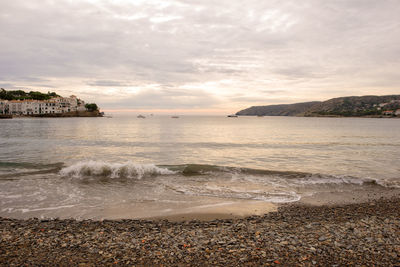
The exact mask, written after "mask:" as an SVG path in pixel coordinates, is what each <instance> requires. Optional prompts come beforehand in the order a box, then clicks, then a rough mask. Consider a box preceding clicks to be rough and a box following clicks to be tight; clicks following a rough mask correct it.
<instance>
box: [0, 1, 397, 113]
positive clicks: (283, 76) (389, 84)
mask: <svg viewBox="0 0 400 267" xmlns="http://www.w3.org/2000/svg"><path fill="white" fill-rule="evenodd" d="M0 10H1V11H0V28H1V29H2V34H1V35H0V43H1V44H2V49H1V50H0V61H1V62H2V64H1V65H0V83H2V84H5V85H10V86H9V87H24V88H33V89H40V88H42V87H46V88H52V87H54V88H55V89H57V90H56V91H60V92H68V93H74V94H78V95H80V94H81V95H84V96H87V97H90V98H91V99H93V100H94V101H99V102H100V103H101V104H102V105H105V106H109V107H111V106H113V105H114V107H115V108H117V107H119V106H120V105H128V106H129V104H128V102H123V101H122V100H121V101H122V102H118V101H120V99H123V98H124V97H128V98H129V99H130V100H131V102H130V103H135V105H140V106H143V107H144V106H145V105H148V106H147V107H148V108H160V107H164V108H168V107H171V106H172V105H173V104H176V105H180V106H184V103H185V101H186V103H192V105H191V106H192V107H193V108H196V107H211V106H213V107H214V106H215V105H217V104H218V105H221V106H223V107H224V108H226V107H229V106H231V107H232V108H234V107H235V105H236V104H237V102H235V101H238V100H237V99H236V98H235V95H236V94H237V93H242V94H243V95H244V96H243V97H242V98H241V99H242V101H243V104H246V103H244V102H245V101H248V102H247V103H248V104H252V103H253V100H255V99H257V98H258V99H263V98H264V97H265V95H268V94H269V95H270V94H272V93H271V92H277V93H276V99H278V98H279V99H294V100H296V99H305V100H318V99H325V98H329V97H335V96H339V95H338V92H344V93H345V94H346V95H358V94H363V93H364V92H372V93H374V94H389V93H395V92H396V90H397V89H398V87H399V86H400V80H399V79H398V77H399V75H398V73H397V71H396V70H398V69H400V57H399V55H400V47H399V46H398V44H399V43H400V27H399V18H398V14H400V5H399V4H398V2H397V1H395V0H388V1H383V2H382V1H380V2H378V1H373V0H348V1H320V0H305V1H296V0H289V1H284V2H283V1H277V0H268V1H261V2H260V1H258V0H257V1H256V0H249V1H246V2H243V1H232V0H229V1H228V0H221V1H211V0H202V1H197V0H195V1H193V0H191V1H186V0H165V1H159V0H149V1H127V0H118V1H111V0H77V1H67V0H59V1H51V0H30V1H29V2H27V1H23V0H13V1H1V2H0ZM226 80H230V81H232V82H231V83H230V84H225V83H223V82H221V81H226ZM193 84H196V85H197V87H196V88H192V87H191V86H190V85H193ZM154 85H157V86H156V87H154ZM199 85H201V86H199ZM199 88H201V91H198V90H199ZM166 89H171V90H175V91H173V95H174V97H177V99H179V101H178V100H177V101H175V102H174V101H172V100H173V99H174V98H173V96H172V95H169V92H170V91H168V90H167V91H165V90H166ZM138 92H140V93H138ZM268 92H270V93H268ZM179 95H180V96H179ZM190 95H191V96H193V99H195V100H193V99H190ZM105 96H107V97H105ZM155 97H158V99H159V100H157V99H154V98H155ZM134 98H138V99H140V101H139V100H138V101H136V100H135V99H134ZM147 98H150V99H147ZM97 99H98V100H97ZM209 99H212V100H213V101H208V100H209ZM246 99H247V100H246ZM162 101H166V102H165V103H168V104H165V103H163V102H162ZM191 101H192V102H191ZM201 101H204V102H203V103H200V102H201ZM230 101H231V102H230ZM189 106H190V105H189Z"/></svg>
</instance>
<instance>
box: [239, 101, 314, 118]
mask: <svg viewBox="0 0 400 267" xmlns="http://www.w3.org/2000/svg"><path fill="white" fill-rule="evenodd" d="M318 103H320V102H318V101H315V102H305V103H296V104H286V105H285V104H284V105H270V106H253V107H250V108H247V109H244V110H241V111H239V112H237V113H236V115H239V116H298V115H299V114H302V113H304V112H306V111H307V110H309V109H310V108H311V107H312V106H314V105H316V104H318Z"/></svg>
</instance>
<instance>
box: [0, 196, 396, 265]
mask: <svg viewBox="0 0 400 267" xmlns="http://www.w3.org/2000/svg"><path fill="white" fill-rule="evenodd" d="M0 232H1V235H0V238H1V242H0V255H1V256H0V264H1V265H11V266H16V265H25V264H27V265H38V264H40V265H45V266H50V265H71V264H72V265H76V266H78V265H79V266H95V265H117V266H124V265H139V266H149V265H150V266H152V265H184V266H187V265H191V266H207V265H228V266H232V265H242V266H243V265H252V266H253V265H264V266H265V265H266V266H268V265H305V266H309V265H322V266H326V265H329V266H330V265H363V264H364V265H381V266H395V265H396V264H398V262H399V260H400V245H399V244H400V235H399V232H400V198H379V199H375V200H371V201H367V202H362V203H353V204H345V205H341V204H337V205H320V206H315V205H310V204H301V203H295V204H285V205H282V206H280V207H278V210H277V211H273V212H270V213H267V214H265V215H262V216H248V217H245V218H238V219H218V220H211V221H199V220H192V221H183V222H171V221H167V220H153V221H150V220H103V221H92V220H84V221H76V220H72V219H71V220H58V219H54V220H38V219H29V220H18V219H6V218H0Z"/></svg>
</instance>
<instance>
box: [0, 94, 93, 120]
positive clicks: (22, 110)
mask: <svg viewBox="0 0 400 267" xmlns="http://www.w3.org/2000/svg"><path fill="white" fill-rule="evenodd" d="M75 111H86V108H85V102H84V101H83V100H81V99H78V98H77V97H76V96H74V95H72V96H70V97H54V98H51V99H49V100H32V99H26V100H10V101H7V100H0V114H12V115H38V114H57V113H65V112H75Z"/></svg>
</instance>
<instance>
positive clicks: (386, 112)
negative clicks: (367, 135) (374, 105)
mask: <svg viewBox="0 0 400 267" xmlns="http://www.w3.org/2000/svg"><path fill="white" fill-rule="evenodd" d="M382 114H383V115H388V116H390V115H394V111H393V110H385V111H383V112H382Z"/></svg>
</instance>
